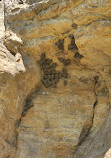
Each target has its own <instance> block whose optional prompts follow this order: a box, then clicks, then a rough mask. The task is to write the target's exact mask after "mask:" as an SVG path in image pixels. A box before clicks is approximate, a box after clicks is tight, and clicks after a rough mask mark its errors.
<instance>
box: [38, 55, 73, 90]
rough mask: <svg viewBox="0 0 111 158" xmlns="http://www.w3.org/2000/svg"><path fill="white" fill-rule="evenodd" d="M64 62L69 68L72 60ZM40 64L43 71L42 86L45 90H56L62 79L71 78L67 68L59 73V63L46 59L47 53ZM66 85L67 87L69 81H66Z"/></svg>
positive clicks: (42, 56)
mask: <svg viewBox="0 0 111 158" xmlns="http://www.w3.org/2000/svg"><path fill="white" fill-rule="evenodd" d="M61 59H62V58H61ZM61 59H60V60H61ZM64 61H65V65H67V66H68V65H69V64H70V59H64ZM39 64H40V67H41V70H42V71H43V78H42V84H43V85H44V87H45V88H51V87H52V88H56V87H57V84H58V83H59V81H60V79H63V80H66V79H67V78H68V76H69V75H68V72H67V69H66V68H63V69H62V71H57V70H56V68H57V63H56V62H53V60H52V59H49V58H46V55H45V53H42V54H41V58H40V61H39ZM64 85H65V86H66V85H67V81H64Z"/></svg>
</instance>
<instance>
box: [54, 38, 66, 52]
mask: <svg viewBox="0 0 111 158" xmlns="http://www.w3.org/2000/svg"><path fill="white" fill-rule="evenodd" d="M55 44H56V45H57V47H58V49H60V50H64V39H60V40H58V41H57V42H56V43H55Z"/></svg>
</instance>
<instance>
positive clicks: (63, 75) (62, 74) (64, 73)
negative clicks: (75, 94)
mask: <svg viewBox="0 0 111 158" xmlns="http://www.w3.org/2000/svg"><path fill="white" fill-rule="evenodd" d="M61 76H62V77H63V78H66V79H67V78H68V72H67V70H66V69H65V68H63V69H62V73H61Z"/></svg>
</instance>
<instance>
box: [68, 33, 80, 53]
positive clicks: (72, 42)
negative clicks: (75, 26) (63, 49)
mask: <svg viewBox="0 0 111 158" xmlns="http://www.w3.org/2000/svg"><path fill="white" fill-rule="evenodd" d="M69 38H71V44H69V45H68V50H75V49H76V50H78V47H77V45H76V43H75V38H74V36H73V34H70V35H69Z"/></svg>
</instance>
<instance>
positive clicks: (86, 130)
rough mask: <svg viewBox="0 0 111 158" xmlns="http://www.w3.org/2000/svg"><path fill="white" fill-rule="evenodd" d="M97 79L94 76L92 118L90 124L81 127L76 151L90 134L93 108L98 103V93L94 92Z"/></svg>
mask: <svg viewBox="0 0 111 158" xmlns="http://www.w3.org/2000/svg"><path fill="white" fill-rule="evenodd" d="M98 79H99V77H98V76H95V77H94V94H95V102H94V104H93V114H92V118H91V124H90V126H89V127H88V128H85V127H83V129H82V131H81V134H80V137H79V141H78V145H77V147H76V151H77V150H78V147H79V146H81V144H82V143H83V142H84V141H85V139H86V137H88V135H89V134H90V131H91V129H92V126H93V122H94V110H95V107H96V106H97V104H98V95H97V93H96V85H97V83H98Z"/></svg>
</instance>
